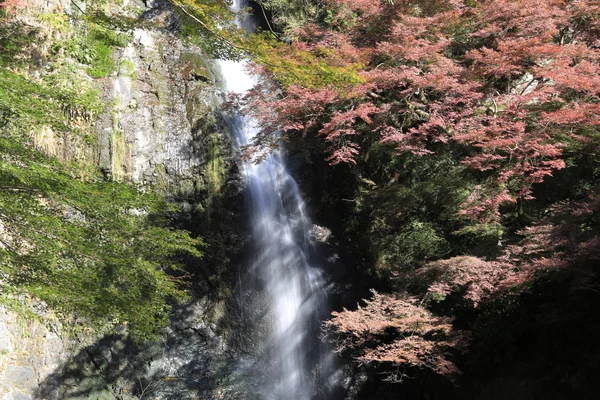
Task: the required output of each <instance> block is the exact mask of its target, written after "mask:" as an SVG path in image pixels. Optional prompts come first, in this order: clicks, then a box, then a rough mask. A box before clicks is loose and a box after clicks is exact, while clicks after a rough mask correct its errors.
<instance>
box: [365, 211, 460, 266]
mask: <svg viewBox="0 0 600 400" xmlns="http://www.w3.org/2000/svg"><path fill="white" fill-rule="evenodd" d="M373 250H374V251H375V252H376V253H377V254H378V255H379V258H378V260H377V264H376V267H377V269H378V271H379V272H380V273H389V272H391V271H395V272H398V271H407V269H408V268H411V267H415V266H416V265H417V263H418V262H422V261H426V260H431V259H432V258H438V257H442V256H444V255H445V254H447V253H448V250H449V246H448V243H447V242H446V240H445V239H444V237H443V236H440V235H439V233H438V232H436V230H435V228H434V227H433V225H432V224H431V223H428V222H421V221H418V220H413V221H411V223H410V225H409V226H407V227H405V228H404V229H402V230H401V231H400V232H399V233H398V234H395V235H384V236H382V237H380V238H377V239H375V241H374V243H373Z"/></svg>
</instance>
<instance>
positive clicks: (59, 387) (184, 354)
mask: <svg viewBox="0 0 600 400" xmlns="http://www.w3.org/2000/svg"><path fill="white" fill-rule="evenodd" d="M224 311H225V310H224V305H223V304H222V303H214V302H211V301H208V300H206V299H202V300H199V301H196V302H193V303H191V304H188V305H186V306H181V307H180V308H179V309H178V310H176V312H175V316H174V317H173V321H172V323H171V325H170V326H169V327H168V328H167V329H166V331H165V334H164V335H163V336H162V338H161V339H159V340H158V341H156V342H149V343H144V344H137V343H135V342H134V341H132V340H131V339H130V338H128V337H127V336H126V335H111V336H106V337H103V338H101V339H100V340H98V341H96V342H95V343H94V344H92V345H89V346H87V347H84V348H81V349H80V350H79V351H78V352H77V354H75V355H73V356H72V357H70V359H69V361H68V362H67V363H65V364H64V365H63V366H61V367H60V368H58V369H57V370H56V371H55V372H54V373H52V374H51V375H49V376H48V377H47V379H46V380H45V381H44V382H42V383H41V384H40V386H39V389H38V391H37V392H36V393H35V394H34V398H36V399H47V400H75V399H82V400H83V399H94V400H96V399H97V400H104V399H113V400H114V399H118V400H129V399H161V400H167V399H178V400H186V399H198V400H199V399H218V398H227V399H236V398H239V399H241V398H243V397H240V395H239V394H236V393H234V391H235V390H234V389H233V387H234V386H235V385H234V384H232V383H231V382H229V380H230V374H231V371H232V364H233V363H232V361H233V359H234V357H235V354H233V351H231V350H229V349H228V347H227V345H226V342H225V340H224V339H223V337H224V336H226V335H227V333H226V332H217V330H218V328H217V325H223V324H218V320H219V319H220V318H224V315H225V314H224ZM221 387H228V389H227V391H228V393H224V391H225V389H220V388H221Z"/></svg>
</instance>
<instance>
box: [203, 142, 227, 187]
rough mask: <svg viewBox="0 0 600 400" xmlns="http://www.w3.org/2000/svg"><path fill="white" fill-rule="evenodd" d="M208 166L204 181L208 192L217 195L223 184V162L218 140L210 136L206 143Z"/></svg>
mask: <svg viewBox="0 0 600 400" xmlns="http://www.w3.org/2000/svg"><path fill="white" fill-rule="evenodd" d="M208 157H209V158H208V164H207V167H206V172H205V173H206V180H207V186H208V189H209V191H210V192H212V193H219V192H220V191H221V189H222V188H223V184H224V182H225V160H224V159H223V156H222V155H221V149H220V148H219V138H218V136H217V135H216V134H213V135H211V137H210V139H209V142H208Z"/></svg>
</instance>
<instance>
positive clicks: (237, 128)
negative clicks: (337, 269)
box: [219, 0, 336, 400]
mask: <svg viewBox="0 0 600 400" xmlns="http://www.w3.org/2000/svg"><path fill="white" fill-rule="evenodd" d="M243 1H244V0H235V1H234V4H233V9H234V11H239V10H240V8H241V7H242V6H245V4H243ZM252 24H253V21H252V20H247V21H245V22H244V23H241V24H240V25H243V26H244V27H246V29H253V26H252ZM219 66H220V69H221V74H222V77H223V81H224V86H225V87H224V89H225V90H226V91H228V92H235V93H244V92H246V91H247V90H248V89H250V88H251V87H252V86H253V85H254V84H255V80H254V78H253V77H252V76H251V75H250V74H249V73H247V72H246V68H245V66H246V63H245V62H234V61H225V60H221V61H219ZM231 128H232V130H233V133H234V136H235V140H236V141H237V144H238V145H239V146H243V145H245V144H247V143H249V142H250V141H251V140H252V138H253V137H254V135H255V134H256V132H257V129H256V127H255V124H254V122H253V120H251V119H249V118H246V117H242V116H239V115H235V116H232V117H231ZM243 173H244V176H245V181H246V182H245V183H246V191H247V200H248V201H247V204H248V209H249V213H250V224H251V227H252V229H251V232H252V244H253V254H252V257H251V259H250V262H249V265H248V266H247V269H246V271H247V273H246V274H245V275H246V276H248V277H249V278H247V279H246V280H247V282H246V283H244V282H242V284H245V285H246V286H249V287H251V290H255V291H257V292H258V293H257V294H256V296H257V297H260V298H262V299H263V301H262V302H255V303H260V304H261V306H259V307H261V311H260V312H259V313H256V312H255V313H254V315H257V314H262V316H261V317H260V318H261V322H259V323H263V324H267V325H270V326H268V327H267V329H264V330H263V331H264V332H265V337H262V338H260V341H261V342H262V346H260V351H258V352H257V353H258V354H255V355H254V357H250V358H252V359H251V360H246V361H245V364H244V365H245V368H244V370H245V372H243V374H245V375H246V376H248V375H251V376H252V378H253V379H254V381H255V384H254V388H253V389H252V391H253V393H250V395H251V397H252V398H254V397H256V398H260V399H264V400H271V399H272V400H311V399H328V400H331V399H333V398H334V397H335V396H334V394H333V391H334V389H333V388H334V387H335V386H336V384H335V381H336V379H335V378H334V376H335V373H334V368H333V364H334V361H333V354H332V353H331V351H330V350H329V349H328V348H327V346H325V345H324V344H323V343H322V342H321V341H320V340H319V337H318V334H319V322H320V320H321V318H322V317H324V315H323V314H324V313H325V312H326V310H327V293H326V290H325V283H324V279H323V274H322V272H321V271H320V270H319V269H318V268H315V267H313V266H312V265H311V264H310V257H311V252H312V250H313V249H312V243H311V240H310V238H309V229H310V226H311V225H310V222H309V220H308V218H307V216H306V212H305V205H304V202H303V200H302V198H301V196H300V192H299V190H298V185H297V184H296V182H295V181H294V179H293V178H292V177H291V176H290V174H289V173H288V172H287V170H286V167H285V163H284V161H283V157H282V156H281V154H280V153H278V152H275V153H273V154H271V155H269V156H268V157H267V158H266V159H265V160H264V161H262V162H261V163H260V164H251V163H245V164H244V165H243ZM248 303H249V304H246V305H245V307H247V308H250V307H254V308H256V307H257V306H256V304H255V305H252V304H250V303H252V302H251V301H249V302H248ZM254 311H256V310H254ZM257 318H259V317H257ZM253 322H254V323H256V321H253ZM252 395H254V396H252Z"/></svg>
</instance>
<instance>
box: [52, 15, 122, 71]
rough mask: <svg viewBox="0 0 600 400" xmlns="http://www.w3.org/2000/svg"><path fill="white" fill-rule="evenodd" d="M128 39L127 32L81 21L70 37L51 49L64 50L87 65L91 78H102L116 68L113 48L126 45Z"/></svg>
mask: <svg viewBox="0 0 600 400" xmlns="http://www.w3.org/2000/svg"><path fill="white" fill-rule="evenodd" d="M130 39H131V37H130V35H128V34H125V33H119V32H115V31H113V30H111V29H109V28H105V27H103V26H101V25H98V24H96V23H94V22H91V21H89V22H86V23H81V24H80V26H79V27H78V30H77V31H76V33H75V34H74V35H73V36H72V37H70V38H68V39H64V40H62V41H59V42H57V43H55V44H54V46H53V50H54V52H59V51H64V52H66V53H67V54H68V55H69V56H70V57H72V58H74V59H75V60H77V61H78V62H80V63H82V64H86V65H89V66H90V67H89V68H88V73H89V74H90V76H92V77H93V78H103V77H106V76H109V75H111V74H112V73H113V72H115V70H116V67H117V65H116V62H115V60H114V58H113V49H114V48H115V47H125V46H127V44H128V42H129V41H130Z"/></svg>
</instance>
